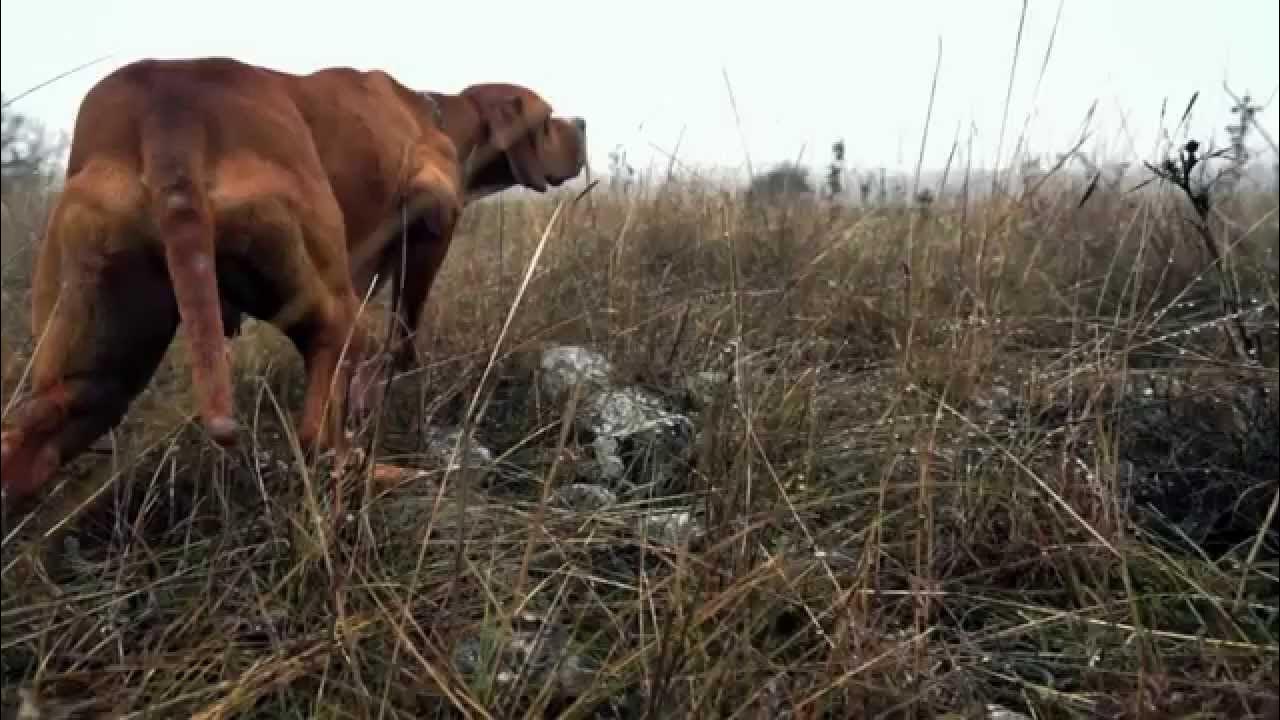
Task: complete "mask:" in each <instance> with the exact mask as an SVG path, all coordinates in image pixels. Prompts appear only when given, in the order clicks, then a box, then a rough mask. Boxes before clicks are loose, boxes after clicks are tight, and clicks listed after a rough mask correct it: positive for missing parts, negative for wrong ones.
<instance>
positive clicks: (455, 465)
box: [423, 425, 493, 472]
mask: <svg viewBox="0 0 1280 720" xmlns="http://www.w3.org/2000/svg"><path fill="white" fill-rule="evenodd" d="M461 436H462V428H458V427H437V426H434V425H432V426H430V427H428V428H427V430H426V431H425V433H424V438H423V439H424V440H425V442H426V445H427V452H428V453H429V454H430V455H431V457H432V458H434V459H435V460H436V461H438V462H439V463H440V465H441V467H448V469H449V470H451V471H455V472H456V471H458V470H461V469H462V468H463V467H470V468H482V467H488V466H490V465H492V464H493V452H492V451H490V450H489V448H487V447H485V446H484V445H481V444H480V443H478V442H476V439H475V436H474V435H472V436H471V442H470V443H468V444H467V446H466V447H465V451H466V454H465V456H463V457H462V458H460V459H461V460H462V462H458V460H455V459H454V457H453V453H454V448H455V447H458V440H459V438H461ZM462 449H464V448H459V450H462Z"/></svg>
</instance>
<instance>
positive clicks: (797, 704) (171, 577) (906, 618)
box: [0, 177, 1280, 720]
mask: <svg viewBox="0 0 1280 720" xmlns="http://www.w3.org/2000/svg"><path fill="white" fill-rule="evenodd" d="M1135 184H1136V183H1135ZM1084 195H1085V183H1084V182H1083V181H1082V182H1078V183H1077V182H1075V181H1071V180H1067V179H1063V178H1055V179H1053V181H1052V182H1049V183H1045V184H1044V185H1043V186H1041V187H1040V188H1039V189H1038V190H1037V191H1035V192H1031V191H1020V192H1018V193H1014V194H1008V193H1001V194H996V195H992V196H985V197H983V198H972V199H970V200H968V201H967V202H965V201H963V200H962V199H959V198H941V199H939V200H937V201H936V202H933V203H932V204H930V205H929V206H928V207H926V208H910V207H861V206H856V205H855V206H835V205H833V204H831V203H828V202H825V201H820V200H816V199H814V198H812V197H803V198H797V199H785V198H784V199H770V198H755V199H751V198H747V197H744V196H743V195H741V194H740V193H731V192H726V191H723V190H721V189H719V188H717V187H716V186H713V185H712V184H710V183H706V182H700V181H698V180H696V179H692V178H683V179H682V178H680V177H676V178H672V179H670V180H668V181H666V182H661V183H651V184H648V185H641V186H639V187H637V188H635V189H634V190H633V191H631V192H627V193H623V192H621V191H616V190H608V189H606V188H605V187H604V186H603V185H602V186H599V187H597V188H596V189H595V190H594V191H593V192H592V193H590V194H588V195H587V196H586V197H583V198H581V199H579V200H577V201H575V200H574V194H573V193H572V192H562V193H560V194H558V195H555V196H549V197H539V198H528V197H525V196H521V195H515V194H511V195H507V196H503V197H502V199H501V201H498V200H497V199H494V200H490V201H486V202H484V203H482V204H479V205H476V206H473V207H471V208H470V209H468V210H467V214H466V216H465V217H464V220H463V227H462V229H461V231H460V233H459V236H458V237H457V238H456V239H455V242H454V245H453V249H452V251H451V254H450V257H449V259H448V261H447V262H446V266H445V271H444V274H443V277H442V278H441V280H440V282H439V283H438V284H437V287H436V289H435V290H434V292H433V295H432V299H431V302H430V305H429V308H428V311H427V312H426V319H425V324H426V328H427V334H428V339H427V340H426V341H424V342H423V343H422V350H423V357H424V363H423V365H422V367H421V368H420V369H419V370H417V371H415V372H413V373H411V374H410V375H408V376H406V377H402V378H400V379H398V380H397V381H396V383H395V385H394V390H393V392H394V396H395V397H394V402H393V403H392V406H391V407H389V408H388V409H387V410H386V412H385V414H384V417H383V418H382V427H381V431H380V433H379V436H378V438H377V448H378V449H377V453H378V455H379V457H385V458H389V459H393V460H394V461H396V462H400V463H402V464H406V465H412V466H416V467H422V468H424V469H427V470H428V471H430V477H429V478H427V479H424V480H421V481H419V482H417V483H414V484H411V485H409V486H406V487H403V488H400V489H397V490H395V491H394V492H391V493H389V494H387V495H385V496H382V497H377V498H373V499H371V500H370V502H369V503H368V505H366V506H365V508H364V509H363V510H361V511H359V512H358V519H359V522H355V523H351V524H349V531H348V532H345V533H344V534H343V536H342V537H340V538H338V539H334V538H331V537H328V536H327V535H325V534H324V529H325V528H327V527H328V524H327V523H328V521H327V519H326V512H327V510H326V506H325V503H326V500H325V497H326V495H325V493H326V490H327V488H328V486H329V484H330V483H331V479H330V476H329V475H328V474H326V470H324V469H323V468H314V467H312V468H307V467H302V466H300V465H299V464H298V463H297V462H296V457H297V456H296V453H295V452H294V449H293V445H292V443H291V435H290V432H289V428H290V423H289V421H288V420H287V418H289V417H291V413H292V412H295V411H296V409H297V408H298V406H299V391H300V386H301V381H302V373H301V366H300V362H299V361H298V359H297V357H296V355H295V353H294V352H293V350H292V348H291V347H290V346H289V345H288V344H287V343H286V342H285V341H284V340H282V339H281V337H280V336H278V335H277V334H276V333H275V332H274V331H273V330H271V329H269V328H266V327H265V326H262V325H258V324H250V325H249V326H248V327H247V328H246V332H245V335H244V336H243V337H241V338H240V339H238V340H237V341H236V343H235V357H236V368H237V392H238V406H237V412H238V414H239V416H240V417H241V419H242V420H243V421H244V424H245V426H246V428H248V430H247V435H246V438H247V439H246V442H245V443H244V444H243V445H242V446H240V447H239V448H237V449H235V450H233V451H230V452H222V451H220V450H218V449H216V448H215V447H214V446H212V445H211V444H210V443H208V442H207V441H206V440H205V439H204V438H203V436H202V434H201V432H200V430H199V428H198V426H196V425H194V424H192V423H190V422H189V418H190V408H191V403H190V398H189V397H188V388H187V382H186V370H185V365H184V364H183V362H182V359H181V350H182V348H181V343H176V344H175V346H174V349H173V351H172V353H171V356H172V357H171V358H170V359H169V360H167V361H166V363H165V365H164V366H163V369H162V371H161V374H160V376H158V377H157V378H156V379H155V381H154V382H153V384H152V387H151V389H150V390H149V391H148V392H147V393H146V394H145V395H144V396H143V397H142V398H140V399H139V400H138V402H137V403H136V404H135V406H134V408H133V410H132V412H131V414H130V415H129V417H128V419H127V422H126V423H125V424H124V425H123V426H122V428H121V429H120V430H119V432H117V433H116V434H115V436H114V437H113V438H112V440H111V442H110V443H104V444H103V448H104V449H103V450H102V452H97V453H93V454H90V455H86V456H85V457H84V458H82V459H81V460H80V461H79V462H77V463H75V466H74V467H71V468H68V470H67V471H66V473H65V474H66V475H67V476H77V475H86V476H90V477H92V478H94V482H92V483H89V484H88V485H87V486H88V487H91V488H94V489H98V488H102V492H101V494H100V502H99V503H98V507H97V508H95V509H94V510H93V511H91V512H90V513H89V514H88V515H87V516H86V517H85V518H84V519H83V520H82V521H81V522H80V523H79V524H78V525H77V526H76V527H75V529H74V530H73V532H72V535H71V537H72V538H73V540H71V541H67V542H64V547H65V548H67V554H68V557H69V559H68V561H67V567H66V568H64V570H63V571H62V573H61V575H60V577H59V581H60V586H61V588H62V590H63V592H64V593H65V594H64V595H63V596H61V597H60V598H57V599H54V600H51V599H48V598H46V597H44V596H40V597H36V596H35V595H33V594H32V593H30V592H28V591H29V590H30V587H29V586H15V584H14V583H12V582H9V580H10V577H11V576H10V573H11V572H13V570H12V568H13V567H16V566H11V565H9V564H8V563H9V559H10V558H11V557H12V556H15V555H16V554H17V552H18V551H19V550H20V549H21V543H20V541H19V539H18V535H20V534H21V533H19V534H18V535H14V536H13V537H6V540H5V545H6V547H5V558H6V569H5V573H6V577H5V582H4V584H3V610H2V613H3V624H4V634H3V644H2V647H3V660H2V669H0V672H2V674H3V688H4V695H5V698H6V702H15V701H16V698H17V697H18V695H17V691H18V689H19V688H22V689H25V690H29V691H30V694H29V695H27V696H26V697H27V701H28V704H29V707H36V706H39V707H42V708H44V712H46V713H54V712H56V710H57V708H59V707H61V708H70V707H73V706H76V707H79V705H78V704H82V705H83V707H82V708H81V711H82V712H85V713H89V714H87V715H85V716H91V717H98V716H102V717H108V716H109V717H144V716H145V717H199V718H224V717H227V718H229V717H249V718H354V717H380V718H434V717H460V716H469V717H495V718H511V717H543V716H547V717H552V716H554V717H582V718H609V717H619V718H639V717H652V718H659V717H670V718H728V717H740V718H766V717H767V718H795V719H797V720H799V719H801V718H847V717H868V718H870V717H886V718H896V717H902V718H906V717H922V718H923V717H930V718H969V717H974V718H986V717H991V718H995V717H1001V715H999V712H1000V711H1001V709H1004V710H1007V711H1010V712H1012V711H1017V712H1021V713H1024V714H1025V715H1026V716H1027V717H1034V718H1092V717H1126V718H1168V717H1199V718H1209V717H1214V718H1245V717H1270V718H1274V717H1277V712H1280V711H1278V710H1277V707H1278V706H1277V691H1276V687H1277V684H1278V683H1280V671H1277V660H1278V658H1277V655H1278V654H1280V601H1278V598H1277V594H1278V593H1280V580H1278V579H1277V572H1280V567H1278V563H1277V558H1278V557H1280V554H1278V550H1280V534H1278V533H1277V531H1276V522H1275V514H1276V503H1277V498H1278V497H1280V495H1278V494H1277V493H1278V488H1277V473H1278V469H1280V451H1277V447H1276V439H1277V433H1278V432H1280V402H1278V401H1277V382H1278V379H1280V375H1278V369H1280V337H1278V333H1277V307H1278V293H1280V269H1278V267H1277V263H1278V261H1280V258H1278V256H1277V253H1278V252H1280V245H1278V244H1280V230H1278V229H1277V227H1278V226H1277V213H1276V211H1277V198H1276V196H1275V195H1274V194H1256V195H1249V194H1242V195H1239V196H1236V197H1232V198H1229V199H1228V198H1224V199H1223V200H1222V201H1221V202H1219V203H1218V205H1217V206H1216V207H1215V208H1214V209H1213V210H1212V212H1211V213H1210V214H1209V216H1208V219H1207V221H1205V222H1203V223H1202V224H1199V225H1198V224H1197V223H1199V222H1200V221H1198V220H1197V216H1196V214H1195V213H1194V211H1193V208H1192V206H1191V204H1190V203H1189V202H1188V201H1187V198H1186V197H1184V196H1183V195H1182V194H1181V193H1180V192H1178V191H1176V190H1175V189H1172V188H1168V189H1161V187H1160V186H1158V185H1152V186H1149V187H1148V188H1146V190H1144V191H1143V192H1139V193H1130V194H1123V193H1118V192H1112V191H1110V190H1108V189H1106V188H1099V189H1097V190H1096V191H1094V192H1092V193H1091V194H1089V197H1088V199H1087V201H1086V202H1084V203H1083V205H1082V206H1081V205H1080V201H1081V198H1082V197H1083V196H1084ZM47 199H48V198H47V196H46V195H45V194H43V193H41V192H39V191H27V192H24V193H19V192H17V191H15V192H14V193H12V194H10V195H9V196H8V197H6V200H5V202H6V206H7V207H8V208H9V209H8V211H7V213H6V215H5V220H4V222H5V226H4V232H5V236H6V244H7V245H8V246H9V247H17V246H18V245H19V244H21V243H23V242H25V241H27V240H29V239H31V238H33V237H34V236H35V232H36V230H37V229H38V227H39V225H40V222H41V221H42V220H43V214H42V213H43V212H44V207H45V203H46V202H47ZM560 203H563V207H562V208H561V209H560V212H559V215H558V217H557V218H556V220H555V222H554V223H553V222H551V218H552V216H553V213H554V212H555V211H556V208H557V206H558V204H560ZM1197 228H1201V229H1203V230H1205V231H1207V237H1208V238H1209V241H1210V242H1212V243H1213V247H1216V248H1218V249H1219V252H1220V253H1221V255H1222V258H1223V259H1222V261H1221V262H1220V263H1214V262H1213V261H1212V260H1211V257H1210V255H1209V253H1208V250H1207V248H1208V247H1209V245H1207V244H1206V242H1207V241H1206V235H1205V234H1203V233H1201V232H1199V231H1198V229H1197ZM544 238H545V241H546V244H545V249H544V250H543V252H542V253H541V256H540V257H538V258H537V263H536V265H532V266H531V264H530V263H531V260H532V259H533V258H534V256H535V253H536V250H537V248H538V246H539V243H540V241H542V240H543V239H544ZM8 255H9V250H6V257H8ZM15 267H17V266H15ZM526 272H529V275H528V285H527V288H525V289H524V291H523V295H520V291H521V287H522V281H523V280H525V278H526ZM25 279H26V276H25V273H24V272H22V271H21V270H20V268H19V269H18V270H13V271H12V272H11V271H10V269H9V268H6V285H5V296H4V308H3V312H4V322H3V327H4V335H5V337H4V343H5V345H4V353H5V355H4V362H5V374H4V398H3V399H4V404H5V407H6V408H8V407H9V402H10V399H11V397H12V396H13V394H14V393H15V392H18V391H19V390H18V389H19V388H20V379H21V377H22V371H23V369H24V367H25V363H24V360H25V358H26V357H27V356H28V353H29V348H30V339H29V337H28V335H27V331H26V329H25V322H26V314H25V312H26V311H25V301H24V299H23V292H24V291H23V288H24V282H25ZM518 296H519V302H518V303H517V302H516V300H517V297H518ZM1224 298H1226V300H1225V301H1224ZM1237 300H1238V302H1239V304H1240V305H1241V307H1239V308H1234V307H1232V305H1231V303H1232V302H1235V301H1237ZM513 307H514V311H513ZM509 314H510V326H509V327H508V328H507V329H506V330H505V332H504V323H505V322H506V321H507V319H508V315H509ZM1232 333H1234V334H1235V335H1234V338H1235V339H1234V340H1232V337H1233V335H1232ZM1242 342H1243V343H1245V345H1244V346H1242V345H1241V343H1242ZM560 343H571V344H577V345H582V346H586V347H589V348H592V349H594V350H597V351H599V352H601V353H603V354H604V355H606V356H607V357H608V358H609V359H610V360H611V361H612V362H613V364H614V366H615V376H616V377H615V379H616V381H617V382H620V383H627V384H632V385H639V386H642V387H646V388H649V389H650V390H651V392H653V393H654V394H656V395H658V396H661V397H663V398H665V400H666V401H667V402H668V403H669V406H670V408H671V409H672V410H673V411H675V412H681V413H685V414H686V415H687V416H688V417H689V418H690V420H691V422H692V425H693V427H694V428H695V430H696V435H695V438H694V440H693V442H692V444H691V446H690V447H689V449H688V452H687V453H685V454H684V456H682V457H681V458H680V460H681V465H680V468H679V472H678V475H679V481H680V482H679V487H677V488H674V489H673V490H670V491H665V492H662V493H659V492H656V491H655V492H654V493H651V494H650V495H648V496H629V497H624V498H623V499H622V500H620V501H619V502H617V503H614V504H610V505H607V506H604V507H600V508H596V509H592V510H581V509H578V510H574V509H570V508H567V507H565V506H564V505H563V504H559V503H557V502H555V501H554V496H555V492H554V491H555V490H556V489H557V488H561V487H563V486H565V485H568V484H570V483H573V482H575V481H577V480H582V479H583V478H580V477H577V476H578V475H581V474H582V473H583V472H584V471H583V470H581V468H582V467H584V465H583V458H586V457H589V456H590V453H591V446H590V444H589V442H588V440H589V439H588V438H584V437H581V436H580V433H576V432H572V431H571V430H572V428H571V426H570V425H569V424H567V423H565V422H563V421H562V420H563V419H564V418H565V414H566V412H569V411H570V409H569V408H567V407H566V406H565V405H564V404H563V403H556V402H550V401H548V400H547V399H546V397H545V396H544V394H542V393H540V392H539V390H538V388H537V382H536V375H537V371H536V367H537V362H538V360H537V358H538V353H539V352H540V351H542V350H543V349H545V348H547V347H551V346H554V345H556V344H560ZM1241 347H1245V348H1246V349H1245V350H1244V352H1243V353H1242V352H1241V349H1240V348H1241ZM491 358H492V361H493V362H492V365H490V360H491ZM698 373H703V375H702V376H701V377H716V378H721V381H720V382H718V383H716V384H714V385H713V386H712V387H711V388H710V389H709V390H707V391H706V392H691V391H690V390H689V389H688V386H689V384H690V383H689V378H690V377H691V376H697V374H698ZM472 410H474V412H471V411H472ZM426 425H431V426H470V427H472V428H473V436H474V440H475V442H478V443H481V444H483V445H484V446H486V447H488V448H491V449H492V450H493V452H494V454H495V455H496V456H497V458H496V460H495V461H494V462H493V464H492V466H491V467H487V468H471V467H465V468H462V469H458V470H449V471H448V472H446V464H445V463H441V462H439V460H438V458H436V457H435V456H433V455H432V454H431V453H430V452H428V448H427V441H426V439H425V434H424V433H423V432H422V430H421V429H422V428H423V427H424V426H426ZM641 471H643V470H641ZM112 476H115V477H118V478H119V481H117V482H115V483H108V482H107V480H109V479H110V478H111V477H112ZM633 480H634V481H635V482H636V483H637V484H639V485H643V481H644V478H642V477H641V478H633ZM584 481H589V480H584ZM437 491H438V492H437ZM64 505H65V503H64ZM659 509H664V510H670V509H676V510H679V511H681V512H687V513H689V515H690V516H691V517H692V518H694V519H695V520H696V523H697V525H698V527H699V528H700V531H699V532H697V533H695V534H694V536H693V537H692V538H691V539H689V540H688V541H687V542H675V543H671V542H663V541H660V540H659V539H657V538H655V537H653V536H650V535H649V534H648V533H647V532H644V531H643V530H642V528H644V527H645V525H643V524H642V523H638V519H639V518H643V517H646V516H648V515H649V514H651V513H654V512H656V511H657V510H659ZM6 532H8V528H6ZM12 709H13V708H12V707H11V706H6V712H9V711H12ZM92 713H102V714H101V715H94V714H92ZM1197 713H1198V714H1197ZM6 717H8V715H6ZM40 717H61V716H59V715H56V714H46V715H41V716H40ZM1004 717H1015V716H1013V715H1006V716H1004Z"/></svg>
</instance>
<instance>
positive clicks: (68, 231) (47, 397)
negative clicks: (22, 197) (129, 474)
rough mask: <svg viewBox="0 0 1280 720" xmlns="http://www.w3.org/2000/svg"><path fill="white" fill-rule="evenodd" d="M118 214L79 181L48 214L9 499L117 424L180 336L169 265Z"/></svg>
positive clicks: (4, 470)
mask: <svg viewBox="0 0 1280 720" xmlns="http://www.w3.org/2000/svg"><path fill="white" fill-rule="evenodd" d="M121 217H122V216H121V215H118V214H116V213H113V212H112V211H111V210H110V209H108V208H105V207H103V205H102V204H101V203H98V202H94V201H93V199H92V198H91V197H89V198H87V197H85V195H84V194H83V193H78V192H77V191H76V189H75V188H74V187H71V188H69V189H68V190H67V191H66V192H64V195H63V197H62V199H61V200H60V202H59V205H58V206H57V207H56V208H55V210H54V213H53V215H52V218H51V222H50V224H49V231H48V233H47V234H46V237H45V239H44V243H43V246H42V249H41V254H40V257H39V258H38V260H37V264H36V269H35V277H34V281H33V283H32V298H33V299H32V314H33V323H32V327H33V330H34V335H35V338H34V340H35V342H36V343H37V347H36V352H35V356H34V357H33V358H32V368H31V392H30V395H29V396H28V397H27V398H26V399H25V400H24V401H23V402H22V403H20V404H19V405H18V406H17V407H16V408H15V412H14V416H13V417H12V418H9V417H6V418H5V422H4V425H5V427H4V432H3V443H2V444H3V450H2V455H3V457H2V458H0V487H2V488H3V489H4V493H5V496H6V497H5V504H6V506H7V505H9V503H11V502H18V503H23V504H25V503H24V502H23V501H26V500H29V499H30V498H31V497H33V496H34V495H35V494H36V493H37V492H38V491H39V490H40V489H41V488H42V487H43V486H44V485H45V484H47V483H48V481H49V480H50V479H52V477H53V476H54V474H55V472H56V471H57V470H58V468H59V467H60V466H61V465H62V464H64V463H66V462H67V461H69V460H71V459H72V458H74V457H76V456H77V455H79V454H80V453H81V452H83V451H84V450H85V449H86V448H87V447H88V446H89V445H90V444H92V443H93V442H94V441H95V440H97V439H98V438H99V437H101V436H102V435H103V434H105V433H106V432H107V431H108V430H110V429H112V428H113V427H115V426H116V425H117V424H118V423H119V422H120V420H121V418H122V417H123V416H124V414H125V412H126V411H127V410H128V408H129V405H130V404H131V403H132V401H133V399H134V398H135V397H136V396H137V395H138V393H140V392H141V391H142V390H143V388H145V387H146V385H147V383H148V382H149V381H150V379H151V376H152V375H153V374H154V373H155V369H156V367H157V366H158V365H159V363H160V361H161V360H162V359H163V357H164V354H165V350H166V349H167V348H168V346H169V344H170V342H171V340H172V338H173V336H174V333H175V330H176V328H177V325H178V312H177V304H176V302H175V300H174V296H173V291H172V289H171V288H170V287H169V280H168V276H167V274H166V273H165V269H164V265H163V262H162V260H161V259H160V258H159V257H153V256H152V255H153V254H154V253H153V252H151V251H149V250H147V249H146V248H144V247H143V246H142V244H141V243H138V242H133V241H132V240H131V238H133V237H135V233H137V232H139V231H140V229H139V228H135V227H131V226H129V225H128V224H127V223H126V222H124V221H122V220H121V219H120V218H121ZM5 511H6V514H8V513H9V511H10V508H9V507H6V508H5Z"/></svg>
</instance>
